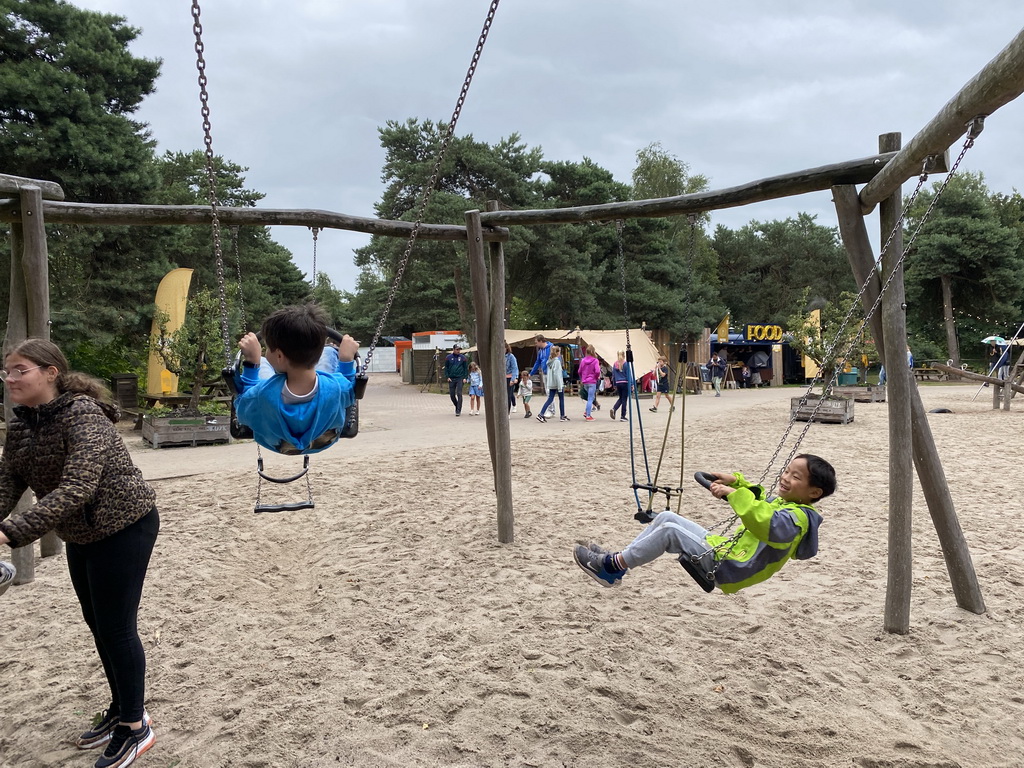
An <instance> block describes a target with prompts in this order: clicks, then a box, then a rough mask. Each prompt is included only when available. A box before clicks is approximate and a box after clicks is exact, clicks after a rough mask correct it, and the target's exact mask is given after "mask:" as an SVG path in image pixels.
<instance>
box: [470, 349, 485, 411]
mask: <svg viewBox="0 0 1024 768" xmlns="http://www.w3.org/2000/svg"><path fill="white" fill-rule="evenodd" d="M483 396H484V374H483V372H482V371H481V370H480V366H479V365H477V364H476V361H475V360H474V361H473V362H472V363H470V364H469V415H470V416H479V415H480V398H482V397H483Z"/></svg>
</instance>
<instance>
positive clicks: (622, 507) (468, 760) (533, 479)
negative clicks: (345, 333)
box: [0, 375, 1024, 768]
mask: <svg viewBox="0 0 1024 768" xmlns="http://www.w3.org/2000/svg"><path fill="white" fill-rule="evenodd" d="M977 391H978V390H977V389H976V388H975V387H971V386H961V385H924V386H923V388H922V393H923V396H924V399H925V404H926V407H927V408H933V407H946V408H950V409H951V410H952V411H954V413H952V414H941V415H939V414H935V415H932V416H930V417H929V418H930V421H931V425H932V429H933V430H934V433H935V436H936V441H937V443H938V445H939V450H940V453H941V454H942V457H943V461H944V464H945V467H946V473H947V477H948V480H949V484H950V488H951V491H952V494H953V497H954V501H955V502H956V506H957V511H958V513H959V515H960V520H961V524H962V526H963V528H964V530H965V533H966V536H967V539H968V542H969V545H970V548H971V553H972V555H973V558H974V564H975V567H976V569H977V571H978V574H979V577H980V579H981V584H982V590H983V594H984V597H985V600H986V604H987V607H988V612H987V613H985V614H984V615H974V614H971V613H967V612H964V611H961V610H959V609H958V608H956V606H955V603H954V600H953V596H952V593H951V591H950V589H949V584H948V580H947V576H946V572H945V567H944V564H943V561H942V557H941V554H940V551H939V548H938V544H937V540H936V538H935V535H934V532H933V531H932V529H931V523H930V520H929V518H928V515H927V512H926V508H925V506H924V503H923V499H922V497H921V494H920V491H919V490H918V492H917V493H916V496H915V505H916V506H915V518H916V522H915V533H914V535H915V555H914V557H915V560H914V600H913V609H912V617H911V620H912V631H911V633H910V634H909V635H907V636H895V635H888V634H886V633H885V632H883V631H882V611H883V604H884V599H885V563H886V544H885V532H886V492H887V491H886V483H887V456H886V454H887V448H886V443H887V440H886V418H887V416H886V413H887V412H886V406H885V405H884V404H867V403H857V404H856V418H855V420H854V422H853V423H851V424H848V425H814V426H812V428H811V430H810V432H809V433H808V435H807V438H806V440H805V441H804V444H803V450H806V451H808V452H812V453H818V454H821V455H823V456H825V457H826V458H828V459H829V460H830V461H832V462H833V463H834V464H835V466H836V469H837V471H838V474H839V490H838V492H837V493H836V495H835V496H834V497H832V498H830V499H828V500H826V502H825V503H823V504H822V505H821V508H822V512H823V514H824V517H825V523H824V525H823V527H822V531H821V549H822V551H821V554H820V556H819V557H818V558H816V559H814V560H811V561H808V562H794V563H792V564H790V565H789V566H787V568H786V569H785V570H784V571H783V572H782V573H781V574H780V575H779V576H777V577H776V578H775V579H773V580H771V581H769V582H768V583H767V584H766V585H759V586H757V587H754V588H751V589H749V590H746V591H744V592H742V593H740V594H739V595H736V596H733V597H726V596H724V595H722V594H720V593H715V594H712V595H705V594H704V593H703V592H701V591H700V590H699V589H698V588H697V587H696V586H695V585H694V584H693V583H692V582H691V581H690V579H689V578H688V577H687V576H686V574H685V573H684V572H683V570H682V569H681V568H680V567H679V565H678V564H677V563H676V562H675V561H674V560H673V559H671V558H669V557H665V558H662V559H661V560H659V561H657V562H656V563H654V564H652V565H651V566H648V567H645V568H643V569H638V570H637V571H635V572H633V573H632V574H630V576H628V577H627V578H626V580H625V582H624V584H623V585H622V586H621V587H619V588H616V589H602V588H600V587H599V586H597V585H596V584H595V583H594V582H593V581H591V580H590V579H589V578H587V577H586V576H585V575H584V574H583V573H582V572H581V571H579V569H578V568H577V567H576V566H575V565H574V564H573V562H572V559H571V555H570V547H571V545H572V544H573V543H574V542H575V541H576V540H577V539H593V540H595V541H598V542H600V543H603V544H607V545H609V546H615V547H618V546H620V545H623V544H625V543H626V542H628V541H629V540H630V539H631V538H632V537H633V536H634V535H635V534H636V533H637V532H638V530H639V524H638V523H636V522H635V521H634V520H633V517H632V514H633V511H634V508H633V500H632V493H631V491H630V490H629V483H630V481H631V477H630V469H629V459H628V446H627V430H626V427H627V425H626V424H622V423H619V422H618V421H614V422H613V421H612V420H610V419H609V418H608V408H609V407H610V404H611V400H608V399H602V401H601V402H602V403H603V404H604V409H603V410H602V411H600V412H599V413H597V414H596V416H597V420H596V421H594V422H589V423H588V422H585V421H583V419H582V402H581V401H580V400H578V399H575V398H570V399H568V402H569V415H570V416H572V421H570V422H568V423H560V422H558V421H555V422H549V423H547V424H540V423H538V422H537V421H535V420H532V419H531V420H525V419H523V418H522V409H521V408H520V410H519V413H518V414H516V416H515V417H514V418H513V419H512V420H511V432H512V441H513V445H512V452H513V460H514V467H513V483H514V492H515V510H516V521H515V533H516V541H515V543H514V544H511V545H502V544H498V543H497V540H496V522H495V507H494V499H493V491H492V489H491V481H490V460H489V457H488V454H487V448H486V438H485V426H484V418H483V417H473V416H469V415H468V407H467V409H466V411H464V413H463V416H462V417H461V418H458V419H456V418H455V417H454V415H453V412H452V409H451V406H450V404H449V403H448V399H447V397H446V396H444V395H439V394H431V393H421V392H420V389H419V387H412V386H403V385H401V384H400V383H399V382H398V380H397V377H395V376H387V375H377V376H375V377H374V379H373V382H372V383H371V387H370V389H369V392H368V394H367V398H366V399H365V400H364V401H363V404H362V415H363V426H362V432H361V434H360V436H359V437H358V438H357V439H356V440H354V441H346V442H345V443H344V444H342V445H339V446H336V447H334V448H332V449H331V450H330V451H328V452H326V453H324V454H321V455H320V457H317V458H314V461H313V472H312V474H313V476H314V480H313V482H314V491H315V495H316V500H317V507H316V509H315V510H313V511H309V512H302V513H292V514H286V515H276V516H271V515H261V516H256V515H253V514H252V504H253V501H254V498H255V472H254V469H255V461H256V459H255V453H256V452H255V447H254V445H253V444H252V443H243V444H233V445H230V446H208V447H199V448H162V449H160V450H153V449H151V448H148V447H146V446H144V445H142V443H141V438H140V437H139V434H138V433H133V432H132V431H131V430H130V428H128V427H126V429H125V435H126V439H127V441H128V442H129V444H130V445H131V446H132V447H133V452H134V454H135V455H136V457H137V461H138V463H139V464H140V466H141V467H142V468H143V470H144V472H145V474H146V476H147V477H148V478H150V479H151V480H152V481H153V483H154V485H155V487H156V489H157V491H158V494H159V506H160V512H161V516H162V519H163V529H162V532H161V536H160V539H159V541H158V543H157V549H156V552H155V554H154V558H153V563H152V567H151V570H150V575H149V579H148V582H147V586H146V592H145V595H144V598H143V605H142V610H141V614H140V629H141V633H142V636H143V639H144V642H145V644H146V647H147V653H148V659H149V678H148V683H149V687H148V707H149V711H150V712H151V713H152V715H153V718H154V721H155V728H156V733H157V739H158V741H157V744H156V745H155V746H154V748H153V749H151V750H150V751H149V752H148V753H147V754H146V755H145V756H144V757H143V758H141V759H140V760H139V762H138V763H137V764H138V765H141V766H152V768H171V767H172V766H175V767H177V768H192V767H206V766H234V767H236V768H270V767H272V766H273V767H276V766H299V765H302V766H338V765H343V766H365V767H367V768H377V767H380V768H385V767H387V768H391V767H394V768H399V767H402V768H405V767H417V766H460V767H463V766H464V767H466V768H471V767H475V766H517V767H518V766H524V767H525V766H537V767H544V766H573V767H576V766H579V767H580V768H582V767H583V766H587V768H590V767H591V766H596V765H600V766H633V767H636V768H643V767H655V766H683V767H685V768H705V767H707V768H712V767H715V768H717V767H719V766H721V767H723V768H734V767H735V768H740V767H744V768H755V767H756V768H810V767H812V766H813V767H819V766H855V767H856V768H954V766H960V767H962V768H995V767H996V766H1005V767H1009V766H1020V765H1022V764H1024V757H1022V755H1024V735H1022V727H1021V723H1022V722H1024V688H1022V681H1024V672H1022V668H1024V642H1022V640H1024V633H1022V623H1024V608H1022V600H1021V594H1022V592H1021V586H1022V585H1024V550H1022V548H1021V545H1020V542H1021V540H1022V538H1024V537H1022V528H1024V521H1022V518H1021V514H1020V507H1021V502H1020V496H1019V495H1018V494H1019V493H1020V472H1021V466H1022V460H1024V444H1022V443H1024V441H1022V436H1024V402H1021V401H1020V400H1019V398H1018V399H1017V400H1015V401H1014V405H1013V407H1014V410H1013V411H1010V412H1005V411H994V410H992V407H991V397H990V395H989V394H988V390H984V391H983V392H982V393H981V394H979V395H978V397H977V400H975V401H973V402H972V397H973V396H974V395H975V393H976V392H977ZM794 394H799V393H798V392H797V391H796V390H793V389H785V390H781V389H765V390H756V391H728V392H726V393H725V394H724V395H723V396H722V397H721V398H713V397H710V396H706V395H701V396H699V397H698V396H691V397H688V398H687V399H686V449H685V450H686V475H687V477H689V476H691V475H692V472H693V471H694V470H697V469H712V470H713V469H726V470H727V469H741V470H744V471H746V472H748V473H749V474H750V475H753V476H754V477H755V478H756V477H759V476H760V475H761V472H762V471H763V470H764V469H765V467H766V465H767V462H768V460H769V457H770V456H771V454H772V452H773V450H774V449H775V446H776V444H777V443H778V441H779V439H780V437H781V436H782V434H783V431H784V429H785V426H786V423H787V421H788V415H789V398H790V397H791V396H793V395H794ZM534 405H535V407H536V406H537V401H536V399H535V402H534ZM659 411H661V412H659V413H657V414H651V413H649V412H647V411H646V408H645V411H644V413H643V416H644V424H645V427H646V429H647V430H648V437H649V440H650V442H651V444H652V445H655V446H656V445H658V444H660V437H661V434H662V433H663V432H664V425H665V422H666V421H667V420H668V418H669V414H668V413H667V412H666V411H667V409H666V408H664V407H662V408H661V409H659ZM675 424H676V425H678V419H676V421H675ZM676 430H677V426H676V427H674V428H673V431H672V435H671V437H670V440H669V443H670V445H672V446H675V447H674V448H672V452H673V454H675V455H674V456H672V457H670V458H669V459H667V467H668V469H666V470H663V476H662V479H663V480H665V481H668V480H666V478H671V477H675V476H677V473H678V472H679V465H678V458H677V454H678V444H679V437H678V433H677V431H676ZM274 458H275V460H279V459H277V457H274ZM293 461H294V460H293ZM268 464H270V468H271V469H272V470H273V469H274V468H275V465H274V463H273V462H270V461H269V460H268ZM292 466H294V465H292ZM286 469H287V467H285V468H283V469H282V472H284V471H286ZM685 485H686V493H685V494H684V502H683V503H684V512H685V513H687V514H689V515H690V516H691V517H694V518H695V519H698V520H700V521H702V522H704V523H705V524H711V523H713V522H716V521H718V520H719V519H721V518H722V517H723V507H724V505H722V504H721V502H717V501H715V500H714V499H712V498H711V497H710V496H709V495H708V494H707V492H706V491H704V490H703V489H701V488H700V487H699V486H697V485H696V484H694V483H692V481H687V482H686V483H685ZM271 492H273V493H274V494H284V495H285V496H290V497H291V499H292V500H294V498H295V497H296V494H297V495H299V496H301V495H302V493H303V492H304V489H302V488H298V487H294V486H290V487H284V488H281V487H275V488H271V489H269V490H268V491H267V492H266V494H265V495H267V494H270V493H271ZM0 607H2V611H3V619H2V624H0V626H2V635H0V636H2V638H3V653H2V655H0V766H4V767H7V766H12V767H13V766H18V767H19V768H35V767H36V766H79V765H80V766H89V765H91V764H92V761H93V760H95V757H96V754H95V753H92V752H90V753H80V752H78V751H77V750H76V749H75V748H74V747H73V746H72V745H71V741H70V740H71V738H72V737H73V736H74V735H75V734H76V733H77V732H78V731H80V730H81V729H82V727H83V725H84V724H85V723H86V722H87V721H88V719H89V718H90V716H91V715H92V713H94V712H95V711H96V710H98V709H100V708H102V707H103V706H105V704H106V699H105V697H104V695H103V691H104V685H103V682H102V673H101V670H100V668H99V663H98V660H97V658H96V655H95V652H94V650H93V649H92V647H91V641H90V640H89V637H88V634H87V630H86V628H85V626H84V625H83V624H82V622H81V620H80V617H79V613H78V606H77V603H76V601H75V598H74V595H73V592H72V589H71V586H70V582H69V580H68V576H67V571H66V566H65V563H64V562H63V557H62V556H61V557H56V558H48V559H47V560H43V561H38V563H37V579H36V581H35V582H34V583H32V584H29V585H25V586H21V587H16V588H12V589H10V590H9V591H8V592H7V593H6V594H5V595H4V596H3V597H0Z"/></svg>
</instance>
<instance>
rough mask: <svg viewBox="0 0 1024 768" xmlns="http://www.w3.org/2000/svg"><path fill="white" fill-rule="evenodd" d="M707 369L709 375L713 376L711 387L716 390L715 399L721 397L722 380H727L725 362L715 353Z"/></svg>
mask: <svg viewBox="0 0 1024 768" xmlns="http://www.w3.org/2000/svg"><path fill="white" fill-rule="evenodd" d="M707 367H708V374H709V375H710V376H711V386H713V387H714V388H715V397H721V396H722V379H724V378H725V361H724V360H723V359H722V358H721V357H719V356H718V353H717V352H713V353H712V354H711V359H710V360H708V366H707Z"/></svg>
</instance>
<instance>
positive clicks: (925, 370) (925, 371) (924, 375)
mask: <svg viewBox="0 0 1024 768" xmlns="http://www.w3.org/2000/svg"><path fill="white" fill-rule="evenodd" d="M932 376H934V377H935V379H936V380H937V381H945V380H946V379H947V378H948V377H947V376H946V373H945V372H944V371H940V370H939V369H938V368H929V367H926V366H921V367H920V368H915V369H914V378H915V379H917V380H918V381H931V379H932Z"/></svg>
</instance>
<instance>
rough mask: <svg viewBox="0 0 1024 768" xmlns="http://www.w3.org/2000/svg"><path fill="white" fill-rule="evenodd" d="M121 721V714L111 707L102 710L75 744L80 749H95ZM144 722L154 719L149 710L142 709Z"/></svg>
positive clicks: (149, 722)
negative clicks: (110, 708) (112, 710)
mask: <svg viewBox="0 0 1024 768" xmlns="http://www.w3.org/2000/svg"><path fill="white" fill-rule="evenodd" d="M119 722H121V716H120V715H119V714H118V713H117V712H114V713H113V714H111V712H110V710H109V709H105V710H103V711H102V712H97V713H96V717H94V718H93V721H92V727H90V728H89V730H87V731H84V732H83V733H82V735H81V736H79V737H78V738H77V739H76V740H75V746H77V747H78V748H79V749H95V748H96V747H102V746H103V745H104V744H106V743H107V742H108V741H110V737H111V736H112V735H113V734H114V726H116V725H117V724H118V723H119ZM142 724H143V725H152V724H153V720H152V718H150V716H149V712H146V711H145V710H143V711H142Z"/></svg>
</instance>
